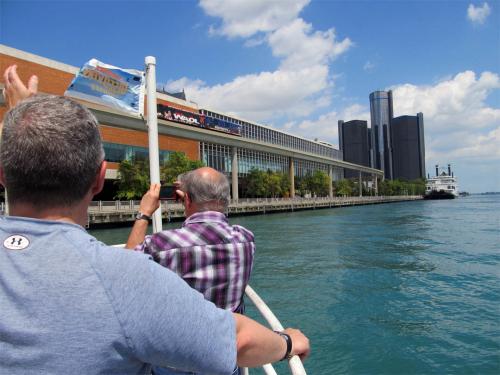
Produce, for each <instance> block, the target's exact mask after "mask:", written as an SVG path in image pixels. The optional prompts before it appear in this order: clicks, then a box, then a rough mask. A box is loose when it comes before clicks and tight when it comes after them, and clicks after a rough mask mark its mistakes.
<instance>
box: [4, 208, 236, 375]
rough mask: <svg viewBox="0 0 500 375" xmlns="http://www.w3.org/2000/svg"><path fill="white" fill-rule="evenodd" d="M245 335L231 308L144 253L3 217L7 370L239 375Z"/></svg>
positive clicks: (56, 225)
mask: <svg viewBox="0 0 500 375" xmlns="http://www.w3.org/2000/svg"><path fill="white" fill-rule="evenodd" d="M235 335H236V330H235V323H234V319H233V317H232V314H231V313H230V312H228V311H224V310H221V309H218V308H216V307H215V306H214V305H213V304H212V303H211V302H208V301H206V300H205V299H204V298H203V295H202V294H200V293H198V292H197V291H195V290H193V289H191V288H190V287H189V286H188V285H187V284H186V283H185V282H184V281H183V280H182V279H181V278H179V277H178V276H177V275H176V274H174V273H172V272H171V271H169V270H168V269H166V268H164V267H162V266H160V265H158V264H157V263H155V262H154V261H152V260H151V259H150V258H149V257H148V256H146V255H144V254H141V253H137V252H134V251H127V250H124V249H118V248H113V247H109V246H106V245H104V244H102V243H101V242H99V241H97V240H96V239H95V238H94V237H92V236H90V235H89V234H87V233H86V232H85V230H84V229H83V228H82V227H80V226H78V225H74V224H69V223H62V222H59V221H45V220H35V219H28V218H19V217H2V218H0V374H9V375H14V374H147V373H149V371H150V365H148V364H154V365H160V366H171V367H175V368H181V369H186V370H190V371H195V372H202V373H206V374H231V373H232V371H233V369H234V368H235V366H236V337H235Z"/></svg>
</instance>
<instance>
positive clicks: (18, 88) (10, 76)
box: [3, 65, 38, 109]
mask: <svg viewBox="0 0 500 375" xmlns="http://www.w3.org/2000/svg"><path fill="white" fill-rule="evenodd" d="M3 79H4V82H5V88H4V89H3V96H4V99H5V102H6V103H7V107H8V109H11V108H13V107H15V106H16V105H17V104H18V103H19V102H20V101H22V100H24V99H26V98H29V97H30V96H32V95H35V94H36V93H37V92H38V77H37V76H35V75H33V76H31V78H30V79H29V80H28V85H27V87H26V86H25V85H24V83H23V82H22V81H21V79H20V78H19V75H18V74H17V65H11V66H9V67H8V68H7V69H5V73H4V75H3Z"/></svg>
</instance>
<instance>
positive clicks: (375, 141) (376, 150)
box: [370, 91, 393, 180]
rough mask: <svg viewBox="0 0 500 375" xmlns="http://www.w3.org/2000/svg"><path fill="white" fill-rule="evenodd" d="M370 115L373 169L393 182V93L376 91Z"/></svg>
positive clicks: (371, 100) (372, 99)
mask: <svg viewBox="0 0 500 375" xmlns="http://www.w3.org/2000/svg"><path fill="white" fill-rule="evenodd" d="M370 115H371V146H372V147H371V155H370V156H371V157H370V160H371V167H372V168H377V169H381V170H383V171H384V175H385V178H388V179H391V180H392V179H393V168H392V147H391V120H392V116H393V107H392V91H374V92H372V93H371V94H370Z"/></svg>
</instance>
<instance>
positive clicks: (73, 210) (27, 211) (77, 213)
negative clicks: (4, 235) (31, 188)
mask: <svg viewBox="0 0 500 375" xmlns="http://www.w3.org/2000/svg"><path fill="white" fill-rule="evenodd" d="M87 209H88V204H84V203H83V202H81V203H80V204H77V205H74V206H70V207H51V208H43V209H40V208H38V207H35V206H33V205H31V204H26V203H15V204H11V205H10V206H9V215H10V216H20V217H29V218H33V219H40V220H55V221H63V222H67V223H73V224H79V225H81V226H85V225H86V224H87Z"/></svg>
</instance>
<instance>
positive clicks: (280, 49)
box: [269, 18, 352, 70]
mask: <svg viewBox="0 0 500 375" xmlns="http://www.w3.org/2000/svg"><path fill="white" fill-rule="evenodd" d="M269 45H270V46H271V48H272V51H273V54H274V55H275V56H277V57H280V58H282V59H283V60H282V61H281V66H280V67H281V69H286V70H293V69H300V68H303V67H307V66H311V65H327V64H328V62H329V61H331V60H332V59H335V58H336V57H337V56H338V55H340V54H342V53H344V52H345V51H347V50H348V49H349V47H351V46H352V42H351V40H350V39H349V38H345V39H344V40H343V41H341V42H337V41H336V40H335V30H334V29H329V30H327V31H324V32H322V31H316V32H313V31H312V25H311V24H308V23H305V22H304V20H303V19H301V18H298V19H296V20H294V21H293V22H291V23H289V24H287V25H285V26H283V27H280V28H279V29H277V30H276V31H274V32H273V33H271V34H270V36H269Z"/></svg>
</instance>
